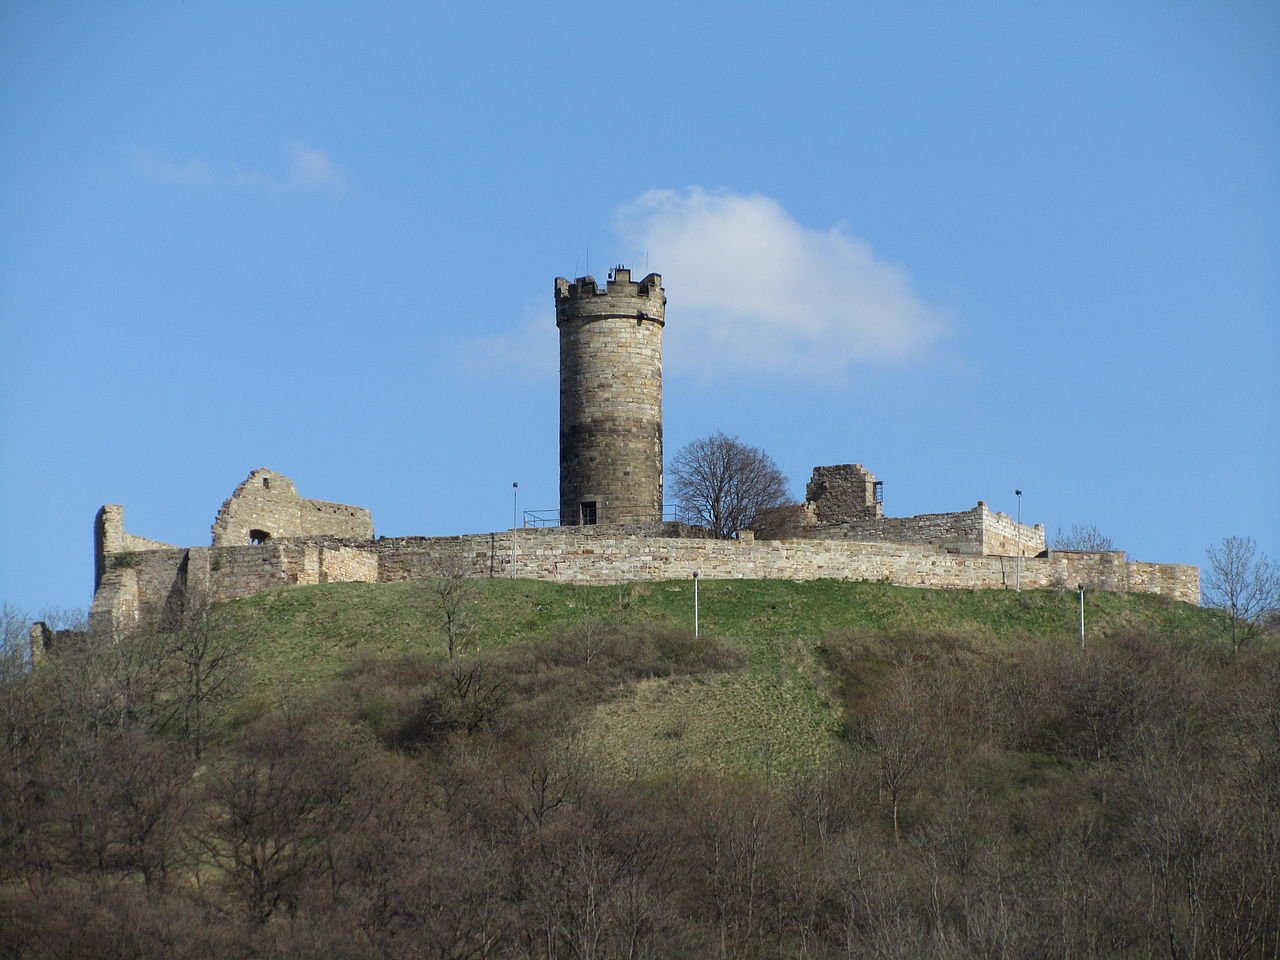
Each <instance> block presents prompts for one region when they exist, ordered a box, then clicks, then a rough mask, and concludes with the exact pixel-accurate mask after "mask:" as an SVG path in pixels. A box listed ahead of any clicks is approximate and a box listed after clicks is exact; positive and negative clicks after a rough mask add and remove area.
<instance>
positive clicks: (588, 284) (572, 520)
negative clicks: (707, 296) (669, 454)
mask: <svg viewBox="0 0 1280 960" xmlns="http://www.w3.org/2000/svg"><path fill="white" fill-rule="evenodd" d="M555 300H556V326H557V327H558V328H559V330H560V522H561V523H562V524H565V525H567V526H573V525H577V524H580V523H583V522H584V521H585V520H588V519H589V518H587V517H586V516H584V508H583V504H584V503H589V504H594V510H595V518H594V519H595V522H598V523H610V524H611V523H640V522H661V520H662V328H663V325H664V323H665V312H666V295H665V294H664V292H663V290H662V278H661V277H660V276H659V275H658V274H656V273H651V274H649V275H648V276H646V277H645V278H644V279H643V280H641V281H639V282H638V283H637V282H635V281H632V279H631V271H630V270H626V269H622V268H618V269H617V270H615V271H614V273H613V276H612V277H610V279H609V281H608V284H607V286H606V288H605V289H604V290H600V289H599V288H598V287H597V286H596V282H595V280H594V279H593V278H592V277H581V278H579V279H578V280H577V281H576V282H575V283H570V282H569V281H568V280H566V279H564V278H563V277H557V278H556V282H555Z"/></svg>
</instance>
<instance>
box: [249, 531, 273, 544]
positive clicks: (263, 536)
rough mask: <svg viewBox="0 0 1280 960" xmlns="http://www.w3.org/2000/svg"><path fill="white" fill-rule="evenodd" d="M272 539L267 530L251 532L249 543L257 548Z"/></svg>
mask: <svg viewBox="0 0 1280 960" xmlns="http://www.w3.org/2000/svg"><path fill="white" fill-rule="evenodd" d="M270 539H271V534H269V533H267V531H265V530H250V531H249V542H250V543H252V544H254V545H255V546H261V545H262V544H264V543H266V542H267V541H268V540H270Z"/></svg>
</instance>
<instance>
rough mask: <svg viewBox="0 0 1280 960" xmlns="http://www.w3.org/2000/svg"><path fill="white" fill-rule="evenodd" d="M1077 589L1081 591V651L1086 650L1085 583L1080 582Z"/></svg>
mask: <svg viewBox="0 0 1280 960" xmlns="http://www.w3.org/2000/svg"><path fill="white" fill-rule="evenodd" d="M1077 589H1078V590H1079V591H1080V652H1081V653H1083V652H1084V584H1083V583H1082V584H1080V585H1079V586H1078V587H1077Z"/></svg>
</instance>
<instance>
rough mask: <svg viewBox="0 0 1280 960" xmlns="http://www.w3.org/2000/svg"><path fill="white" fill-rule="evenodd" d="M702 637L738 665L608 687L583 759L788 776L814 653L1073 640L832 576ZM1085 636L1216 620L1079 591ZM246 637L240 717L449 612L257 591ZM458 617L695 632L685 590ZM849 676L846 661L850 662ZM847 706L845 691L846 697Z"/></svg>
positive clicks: (1071, 601) (1052, 604) (718, 587)
mask: <svg viewBox="0 0 1280 960" xmlns="http://www.w3.org/2000/svg"><path fill="white" fill-rule="evenodd" d="M699 600H700V628H701V633H702V635H703V636H704V637H707V638H709V639H712V640H713V641H716V642H718V643H720V644H722V645H723V646H724V647H727V648H728V649H729V650H731V651H733V652H734V653H735V655H736V656H735V659H736V661H737V663H738V665H737V666H735V667H732V668H730V669H727V670H721V671H717V672H712V673H705V674H698V675H692V676H687V675H680V676H660V677H650V678H645V679H641V680H639V681H638V682H627V683H623V684H620V685H619V687H618V689H616V690H614V691H612V695H611V696H610V697H609V698H608V699H607V700H606V701H605V702H603V703H600V704H598V705H596V706H594V707H593V708H592V709H591V710H590V711H589V712H588V714H587V715H586V716H585V718H584V719H583V720H582V721H581V723H580V724H579V726H578V729H577V731H576V732H577V736H578V738H579V740H580V742H581V744H582V745H583V747H584V748H585V749H587V750H588V751H589V752H590V753H591V754H592V755H593V757H594V758H595V759H596V760H597V761H600V762H603V763H604V764H605V765H607V766H609V767H611V768H614V769H615V770H617V771H619V772H621V773H623V774H627V775H634V774H641V773H653V772H662V771H668V770H669V771H672V772H675V771H680V770H686V769H689V768H691V767H709V768H713V769H718V770H721V771H726V772H734V771H750V772H753V773H757V774H764V775H766V776H768V777H769V778H771V779H772V778H774V777H778V778H783V779H787V778H789V777H790V776H792V775H794V774H796V773H798V772H802V771H805V770H809V769H813V768H814V767H817V766H821V765H823V764H824V763H825V761H827V760H828V759H829V758H830V757H832V756H833V755H834V754H835V753H836V752H837V751H838V750H839V749H840V745H839V736H838V734H839V729H840V717H839V716H838V715H837V709H836V707H835V706H834V704H835V698H833V697H832V695H831V694H832V678H831V675H830V671H829V669H828V666H829V665H828V662H827V661H828V658H827V656H826V655H825V654H826V645H827V644H828V643H829V642H830V641H831V640H832V638H837V637H843V638H846V639H847V638H848V637H850V636H855V637H862V638H872V639H870V640H869V641H868V642H864V643H861V644H860V645H859V647H858V649H859V653H858V656H860V657H862V658H863V659H864V660H866V662H865V663H863V664H861V665H860V666H855V668H854V672H855V673H857V672H859V671H861V672H864V673H873V672H874V671H875V669H876V662H878V661H883V660H885V659H886V658H893V657H900V656H904V655H905V656H911V655H912V653H911V651H912V650H913V649H917V648H918V649H919V651H920V652H921V653H922V654H923V652H924V651H925V649H926V648H927V647H928V646H929V644H931V643H933V644H935V645H936V643H937V642H938V640H939V638H941V640H942V641H943V642H944V643H945V645H946V646H947V647H948V649H950V650H952V651H955V650H957V649H958V650H960V651H961V652H962V653H963V655H965V656H970V657H993V658H1001V657H1005V656H1008V655H1010V654H1011V653H1012V652H1013V651H1016V650H1018V649H1022V648H1026V647H1027V646H1030V645H1036V644H1053V645H1075V644H1078V643H1079V607H1078V596H1077V595H1076V594H1075V593H1070V592H1057V591H1049V590H1034V591H1024V592H1022V593H1014V592H1011V591H966V590H921V589H911V588H904V587H894V586H889V585H886V584H876V583H857V582H844V581H832V580H819V581H809V582H803V583H792V582H785V581H752V580H733V581H706V582H703V583H702V584H701V585H700V595H699ZM1085 614H1086V637H1087V639H1090V640H1101V639H1103V638H1106V637H1108V636H1112V635H1115V634H1116V633H1118V632H1124V631H1134V630H1140V631H1144V632H1148V633H1151V634H1154V635H1157V636H1170V637H1177V638H1179V642H1182V643H1186V642H1192V643H1194V642H1201V641H1204V642H1210V641H1213V640H1214V639H1215V638H1217V637H1218V636H1220V632H1219V626H1218V623H1217V621H1216V619H1215V617H1214V615H1213V614H1211V613H1209V612H1207V611H1204V610H1201V609H1199V608H1196V607H1192V606H1190V605H1187V604H1182V603H1175V602H1171V601H1169V600H1167V599H1165V598H1163V597H1157V596H1152V595H1145V594H1131V595H1120V594H1110V593H1096V594H1088V595H1087V596H1086V611H1085ZM222 615H223V616H226V617H227V618H229V625H230V626H231V628H232V630H233V632H234V633H235V634H237V635H239V636H241V637H243V638H244V641H245V644H246V646H245V649H246V651H247V657H248V660H249V662H250V666H251V687H250V691H251V692H250V693H249V695H248V698H247V700H246V701H245V702H244V703H242V706H241V709H252V705H253V704H259V705H261V704H264V703H266V702H272V701H278V700H279V699H281V698H284V697H294V696H301V697H311V696H314V695H317V694H320V693H321V692H322V691H324V690H325V689H326V686H327V684H329V683H330V682H332V681H334V680H336V679H337V678H339V677H341V676H342V674H343V673H344V671H345V670H347V669H349V668H350V666H351V665H352V664H353V663H354V662H356V661H357V660H360V659H365V660H367V659H369V658H370V657H372V658H387V657H390V658H395V657H403V656H405V655H406V654H407V655H425V656H427V657H431V658H440V659H443V658H444V656H445V641H444V633H443V630H442V623H443V615H442V608H441V603H440V598H439V594H438V591H437V589H436V587H435V586H434V585H433V584H431V583H422V582H415V583H398V584H330V585H323V586H313V587H295V588H285V589H280V590H274V591H269V592H266V593H262V594H259V595H257V596H254V597H250V598H247V599H244V600H239V601H236V602H233V603H230V604H227V605H225V607H224V609H223V611H222ZM462 619H463V620H464V621H465V623H466V624H467V626H468V635H469V638H470V640H471V643H472V645H473V647H474V649H476V650H478V651H489V652H496V651H501V650H503V649H509V648H517V647H521V646H524V645H530V644H532V645H537V644H539V643H540V642H544V643H545V642H547V641H549V640H552V639H554V638H556V637H559V636H562V635H564V634H565V632H566V631H569V630H572V629H574V628H578V629H581V628H582V627H583V626H584V625H587V624H589V625H591V626H592V628H594V629H600V630H608V629H610V628H619V627H621V628H628V629H632V630H636V629H639V630H644V629H645V628H646V627H647V626H649V625H655V624H656V625H662V626H664V627H668V628H670V627H673V626H675V627H683V628H690V627H691V625H692V620H693V592H692V584H691V583H689V582H660V583H644V584H629V585H624V586H612V587H583V586H569V585H564V584H555V583H545V582H540V581H532V580H487V581H477V582H474V584H473V585H472V586H471V587H470V588H469V590H468V593H467V596H466V598H465V601H464V604H463V612H462ZM846 666H847V665H846ZM846 693H847V691H846Z"/></svg>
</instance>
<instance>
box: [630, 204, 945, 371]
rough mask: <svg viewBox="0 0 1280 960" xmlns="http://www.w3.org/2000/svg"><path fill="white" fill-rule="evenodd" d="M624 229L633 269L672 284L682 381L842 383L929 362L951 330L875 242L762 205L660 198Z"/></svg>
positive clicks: (669, 342) (671, 332)
mask: <svg viewBox="0 0 1280 960" xmlns="http://www.w3.org/2000/svg"><path fill="white" fill-rule="evenodd" d="M615 229H616V232H617V233H618V236H619V238H620V239H621V240H622V241H623V242H624V244H626V245H627V246H628V247H630V248H631V249H632V250H633V251H634V253H635V254H637V256H636V257H635V258H634V259H633V262H635V263H643V262H645V260H647V261H648V262H649V263H650V264H652V267H653V269H655V270H657V271H659V272H661V273H662V279H663V286H664V287H665V288H666V290H667V294H668V297H669V298H670V301H671V303H670V307H669V316H668V322H667V327H666V331H665V336H664V340H665V347H664V353H665V354H666V359H667V361H668V365H669V366H673V367H676V368H678V369H681V370H688V371H695V370H696V371H699V372H701V373H703V374H704V375H706V376H707V377H709V378H718V377H722V376H729V375H733V374H752V373H768V374H772V375H786V376H795V377H805V378H812V377H820V378H822V379H827V380H842V379H844V377H845V376H846V375H847V374H848V372H849V371H850V368H852V367H854V366H856V365H859V364H866V363H885V362H902V361H906V360H909V359H913V358H916V357H918V356H920V355H921V354H922V353H923V352H924V351H925V350H926V349H927V348H928V347H929V345H930V344H931V343H932V342H933V341H934V340H935V339H936V338H937V337H938V335H939V334H940V333H941V332H942V330H943V328H944V321H943V318H942V316H941V314H940V313H939V311H937V310H936V309H934V308H933V307H931V306H929V305H928V304H926V303H925V302H923V301H922V300H921V299H920V297H919V296H917V295H916V293H915V292H914V291H912V289H911V284H910V280H909V278H908V276H907V274H906V272H905V271H904V270H903V269H902V268H900V267H897V266H894V265H893V264H890V263H886V262H884V261H883V260H879V259H877V258H876V256H875V254H874V253H873V251H872V250H871V246H870V245H869V244H868V243H867V242H866V241H865V240H863V239H861V238H860V237H857V236H855V235H853V234H852V233H850V232H849V231H848V230H847V229H845V228H844V227H843V226H834V227H831V228H830V229H828V230H814V229H811V228H809V227H805V226H803V225H801V224H800V223H798V222H797V221H796V220H795V219H794V218H793V217H792V216H791V215H790V214H789V213H787V211H786V210H784V209H783V208H782V206H781V205H780V204H779V203H778V202H777V201H776V200H773V199H771V198H769V197H765V196H762V195H760V194H737V193H731V192H728V191H708V190H704V189H702V188H701V187H690V188H689V189H687V190H684V191H675V190H650V191H648V192H646V193H644V194H642V195H641V196H640V197H638V198H637V199H636V200H634V201H633V202H631V203H629V204H627V205H625V206H623V207H622V208H620V209H619V211H618V212H617V216H616V220H615ZM637 272H639V271H637Z"/></svg>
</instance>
